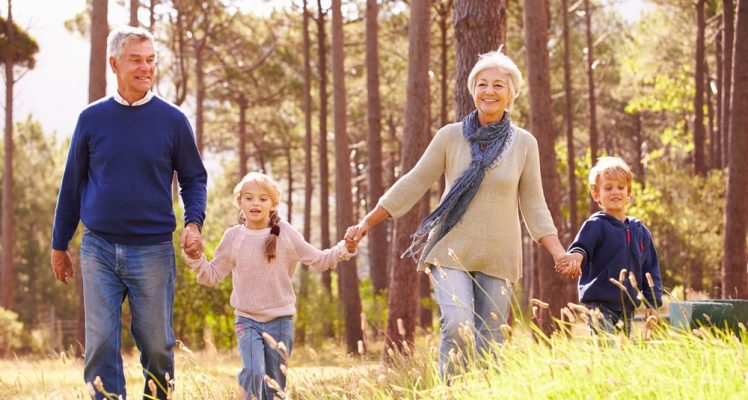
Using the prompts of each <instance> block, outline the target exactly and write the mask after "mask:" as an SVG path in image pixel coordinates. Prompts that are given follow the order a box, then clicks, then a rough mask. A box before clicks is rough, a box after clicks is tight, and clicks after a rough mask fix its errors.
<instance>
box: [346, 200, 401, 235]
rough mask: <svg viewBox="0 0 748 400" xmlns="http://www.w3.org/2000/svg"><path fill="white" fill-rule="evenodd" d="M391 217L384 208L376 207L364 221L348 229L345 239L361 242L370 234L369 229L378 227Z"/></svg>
mask: <svg viewBox="0 0 748 400" xmlns="http://www.w3.org/2000/svg"><path fill="white" fill-rule="evenodd" d="M389 217H390V213H388V212H387V210H385V209H384V208H382V206H379V205H378V206H376V207H375V208H374V209H373V210H371V212H370V213H368V214H366V216H365V217H364V219H362V220H361V222H359V223H358V225H353V226H350V227H348V229H347V230H346V232H345V239H351V240H354V241H356V243H358V242H360V241H361V239H363V238H364V236H366V234H367V233H369V229H371V228H373V227H374V226H376V225H377V224H378V223H380V222H382V221H383V220H385V219H387V218H389Z"/></svg>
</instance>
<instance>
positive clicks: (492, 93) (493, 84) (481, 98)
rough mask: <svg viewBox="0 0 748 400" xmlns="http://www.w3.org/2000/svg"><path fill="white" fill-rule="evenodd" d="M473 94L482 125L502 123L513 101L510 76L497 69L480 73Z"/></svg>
mask: <svg viewBox="0 0 748 400" xmlns="http://www.w3.org/2000/svg"><path fill="white" fill-rule="evenodd" d="M473 93H474V95H473V102H474V103H475V108H476V109H478V119H479V121H480V123H481V125H485V124H490V123H492V122H498V121H500V120H501V118H502V117H503V116H504V110H506V108H507V106H508V105H509V101H510V99H511V93H510V92H509V74H508V73H507V72H504V71H502V70H500V69H497V68H487V69H484V70H482V71H480V72H478V74H477V75H476V76H475V90H474V91H473Z"/></svg>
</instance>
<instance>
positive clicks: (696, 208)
mask: <svg viewBox="0 0 748 400" xmlns="http://www.w3.org/2000/svg"><path fill="white" fill-rule="evenodd" d="M648 166H649V169H648V170H649V171H651V172H650V173H649V174H648V175H647V185H646V186H642V185H641V184H638V183H637V184H635V185H634V188H633V195H632V197H633V202H634V204H633V205H632V206H631V207H630V209H629V214H630V215H633V216H635V217H637V218H639V219H641V220H642V221H643V222H644V223H645V224H646V225H647V227H649V229H650V231H651V232H652V236H653V238H654V241H655V246H656V248H657V251H658V255H659V258H660V270H661V272H662V276H663V283H664V285H665V286H667V287H673V286H675V285H676V284H678V283H684V282H685V283H688V282H689V279H688V278H689V277H688V267H689V266H697V267H698V268H700V269H701V270H702V272H703V275H704V282H703V283H704V287H705V288H707V289H709V288H712V287H715V286H719V282H720V272H719V271H720V265H721V257H722V243H723V233H722V224H723V222H722V211H723V208H724V202H725V200H724V193H725V174H724V172H723V171H721V170H713V171H711V172H710V173H709V174H708V175H707V176H706V177H701V176H698V175H694V174H692V173H690V171H688V170H684V169H683V168H678V167H677V166H675V165H673V164H672V163H670V162H667V161H666V160H665V159H664V158H663V157H659V158H652V159H650V160H648Z"/></svg>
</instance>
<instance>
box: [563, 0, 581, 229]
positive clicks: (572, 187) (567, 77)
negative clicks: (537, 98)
mask: <svg viewBox="0 0 748 400" xmlns="http://www.w3.org/2000/svg"><path fill="white" fill-rule="evenodd" d="M561 15H562V16H563V21H564V28H563V36H564V123H565V125H566V163H567V164H568V167H567V174H568V179H569V183H568V185H569V230H570V231H571V232H576V231H577V224H578V223H579V217H578V216H577V177H576V174H575V171H574V167H575V164H574V160H575V157H574V111H573V110H572V107H573V104H572V101H573V99H574V96H573V93H572V86H571V55H570V54H569V53H570V48H569V7H568V1H567V0H562V1H561ZM572 234H573V233H572Z"/></svg>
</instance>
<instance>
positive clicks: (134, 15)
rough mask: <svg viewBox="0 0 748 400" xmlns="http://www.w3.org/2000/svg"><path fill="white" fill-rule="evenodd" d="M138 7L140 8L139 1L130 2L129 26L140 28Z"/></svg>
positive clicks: (131, 0) (132, 0)
mask: <svg viewBox="0 0 748 400" xmlns="http://www.w3.org/2000/svg"><path fill="white" fill-rule="evenodd" d="M138 7H140V0H130V26H140V23H139V22H138Z"/></svg>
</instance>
